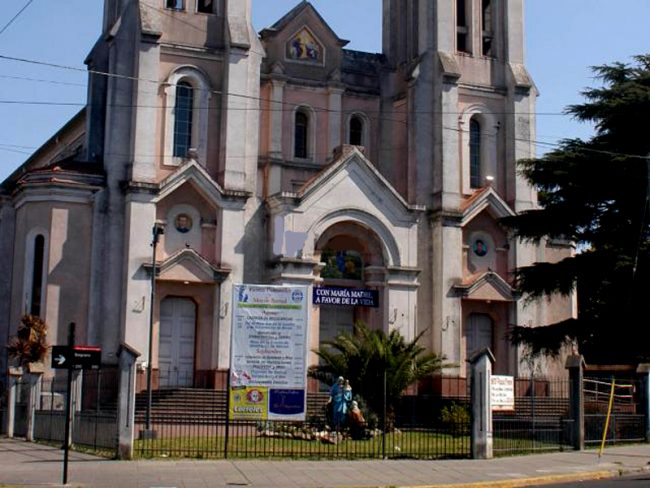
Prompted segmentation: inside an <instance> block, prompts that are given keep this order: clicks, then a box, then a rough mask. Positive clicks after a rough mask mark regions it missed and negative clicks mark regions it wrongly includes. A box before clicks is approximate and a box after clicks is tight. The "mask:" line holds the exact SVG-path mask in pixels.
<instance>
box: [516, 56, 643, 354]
mask: <svg viewBox="0 0 650 488" xmlns="http://www.w3.org/2000/svg"><path fill="white" fill-rule="evenodd" d="M592 69H593V72H594V73H595V75H596V77H597V79H599V80H600V82H601V84H600V86H598V87H595V88H590V89H587V90H586V91H584V92H583V96H584V97H585V99H586V101H585V102H584V103H582V104H578V105H572V106H570V107H568V108H567V110H566V112H567V113H568V114H570V115H572V116H573V117H575V118H576V119H578V120H579V121H582V122H590V123H592V124H594V127H595V135H594V136H593V137H591V138H590V139H588V140H581V139H570V140H563V141H562V142H561V143H560V144H559V147H558V148H557V149H555V150H553V151H552V152H549V153H547V154H545V155H544V156H543V157H540V158H537V159H529V160H523V161H520V162H519V168H520V171H521V173H522V174H523V176H524V177H525V178H526V179H527V180H528V181H529V183H530V184H531V185H532V186H533V187H535V188H536V189H537V190H538V192H539V204H540V208H539V209H535V210H530V211H527V212H523V213H521V214H520V215H517V216H514V217H509V218H506V219H504V220H503V223H504V224H505V225H506V226H507V227H509V228H510V229H511V230H512V231H513V233H514V235H515V236H517V237H518V238H520V239H521V240H523V241H527V242H534V243H539V242H544V241H545V240H555V239H561V240H564V241H570V242H571V243H573V244H574V245H575V246H576V252H575V253H574V254H573V255H572V256H571V257H567V258H565V259H563V260H561V261H559V262H557V263H535V264H533V265H532V266H528V267H523V268H520V269H518V270H517V271H516V275H515V285H516V286H517V287H518V289H519V290H520V291H521V292H523V293H524V294H525V295H527V296H528V298H530V299H540V298H542V297H550V296H552V295H554V294H562V295H568V294H570V293H572V292H574V291H576V290H577V296H578V317H577V319H570V320H566V321H563V322H560V323H554V324H536V325H547V327H534V328H527V327H515V328H514V329H513V332H512V334H511V338H512V340H513V341H514V342H515V343H524V344H527V345H528V346H530V347H531V350H532V351H533V353H537V354H540V353H541V354H555V353H557V352H558V351H559V350H560V349H561V347H562V345H563V344H566V343H567V342H569V341H571V342H574V343H576V344H577V345H578V348H579V351H580V353H582V354H584V355H585V358H586V360H587V362H588V363H589V362H592V363H609V364H614V363H631V362H636V361H641V360H643V359H645V358H648V357H650V347H648V345H647V342H646V339H645V338H646V337H647V336H646V331H645V327H646V325H645V324H646V323H647V301H648V298H649V297H650V282H649V281H648V279H649V278H650V268H649V266H650V242H649V237H650V234H649V231H650V225H649V222H650V212H649V209H648V195H649V194H650V174H649V171H650V170H649V166H650V163H649V156H650V55H642V56H636V57H635V58H634V62H633V63H630V64H624V63H614V64H611V65H604V66H598V67H594V68H592Z"/></svg>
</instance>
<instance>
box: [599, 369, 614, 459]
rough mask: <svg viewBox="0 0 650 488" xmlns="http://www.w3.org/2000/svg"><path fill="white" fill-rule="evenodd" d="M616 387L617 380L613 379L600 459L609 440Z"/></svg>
mask: <svg viewBox="0 0 650 488" xmlns="http://www.w3.org/2000/svg"><path fill="white" fill-rule="evenodd" d="M615 387H616V380H615V379H614V378H612V389H611V391H610V393H609V406H608V407H607V419H605V429H604V430H603V441H602V442H601V443H600V451H598V457H599V458H600V457H601V456H602V455H603V449H605V441H606V440H607V431H608V430H609V418H610V417H611V415H612V406H613V405H614V388H615Z"/></svg>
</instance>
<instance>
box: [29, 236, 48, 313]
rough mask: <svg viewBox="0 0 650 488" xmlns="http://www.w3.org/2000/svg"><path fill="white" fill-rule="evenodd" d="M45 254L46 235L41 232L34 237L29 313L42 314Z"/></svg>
mask: <svg viewBox="0 0 650 488" xmlns="http://www.w3.org/2000/svg"><path fill="white" fill-rule="evenodd" d="M44 256H45V237H43V236H42V235H41V234H39V235H37V236H36V237H35V238H34V261H33V268H32V288H31V290H30V291H31V293H30V301H29V313H30V314H31V315H36V316H40V315H41V299H42V297H43V258H44Z"/></svg>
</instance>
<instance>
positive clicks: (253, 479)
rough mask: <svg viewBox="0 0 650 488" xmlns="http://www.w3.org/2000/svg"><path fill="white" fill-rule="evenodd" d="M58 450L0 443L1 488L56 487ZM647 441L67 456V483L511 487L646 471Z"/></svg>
mask: <svg viewBox="0 0 650 488" xmlns="http://www.w3.org/2000/svg"><path fill="white" fill-rule="evenodd" d="M62 459H63V451H61V450H58V449H54V448H51V447H47V446H43V445H40V444H32V443H27V442H24V441H20V440H14V439H0V486H2V484H5V485H10V486H24V485H30V486H33V485H47V486H58V485H60V483H61V478H62V466H63V463H62ZM649 463H650V444H648V445H634V446H624V447H614V448H609V449H607V450H606V451H605V453H604V454H603V457H602V458H601V459H598V455H597V452H595V451H583V452H576V451H571V452H562V453H552V454H535V455H531V456H518V457H508V458H499V459H492V460H487V461H475V460H449V461H410V460H408V461H407V460H403V461H260V460H236V461H229V460H228V461H226V460H222V461H190V460H161V461H131V462H129V461H110V460H104V459H98V458H96V457H93V456H90V455H85V454H80V453H74V452H71V454H70V469H69V476H68V480H69V482H70V485H71V486H92V487H98V488H99V487H102V488H103V487H106V488H108V487H111V488H115V487H118V488H130V487H138V488H141V487H142V488H145V487H146V488H149V487H179V488H180V487H184V488H195V487H231V488H232V487H233V486H250V487H269V488H271V487H282V488H285V487H345V486H347V487H374V486H377V487H388V486H401V487H416V486H417V487H424V486H429V487H438V486H449V485H455V486H468V487H469V486H471V487H479V486H481V487H483V486H488V487H516V486H527V485H530V484H535V483H539V484H542V483H549V482H560V481H572V480H581V479H596V478H603V477H612V476H618V475H620V474H627V473H637V472H641V471H645V470H650V464H649Z"/></svg>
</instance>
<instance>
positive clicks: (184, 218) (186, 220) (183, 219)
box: [174, 213, 192, 234]
mask: <svg viewBox="0 0 650 488" xmlns="http://www.w3.org/2000/svg"><path fill="white" fill-rule="evenodd" d="M174 226H175V227H176V230H177V231H178V232H180V233H181V234H187V233H188V232H189V231H190V230H192V217H190V216H189V215H187V214H184V213H182V214H178V215H177V216H176V219H175V221H174Z"/></svg>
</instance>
